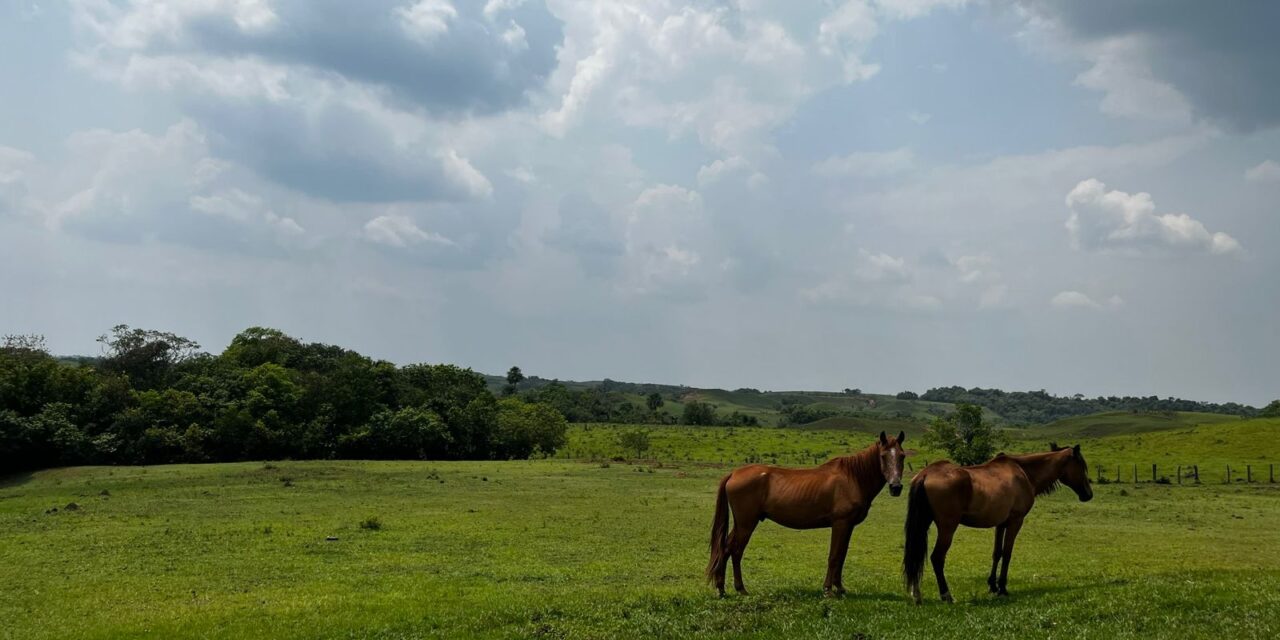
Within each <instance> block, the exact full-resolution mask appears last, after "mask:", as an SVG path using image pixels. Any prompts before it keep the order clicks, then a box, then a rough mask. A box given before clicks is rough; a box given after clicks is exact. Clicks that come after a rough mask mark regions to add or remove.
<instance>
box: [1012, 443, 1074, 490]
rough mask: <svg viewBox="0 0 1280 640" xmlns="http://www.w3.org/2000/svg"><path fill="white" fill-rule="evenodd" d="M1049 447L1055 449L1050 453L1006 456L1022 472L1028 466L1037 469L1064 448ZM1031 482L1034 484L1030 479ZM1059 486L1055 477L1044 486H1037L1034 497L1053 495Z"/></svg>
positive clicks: (1059, 482) (1059, 483)
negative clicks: (1016, 464)
mask: <svg viewBox="0 0 1280 640" xmlns="http://www.w3.org/2000/svg"><path fill="white" fill-rule="evenodd" d="M1051 446H1053V447H1055V448H1054V449H1053V450H1052V451H1040V452H1037V453H1027V454H1023V455H1020V456H1008V457H1009V458H1010V459H1012V460H1014V461H1015V462H1017V463H1018V465H1019V466H1021V467H1022V468H1023V469H1024V470H1026V469H1027V467H1029V466H1031V467H1038V466H1039V465H1040V464H1041V463H1042V462H1045V461H1047V460H1048V459H1049V456H1050V455H1052V454H1054V453H1057V452H1059V451H1061V450H1062V449H1064V448H1065V447H1058V446H1057V445H1056V444H1055V445H1051ZM1027 475H1031V474H1030V473H1028V474H1027ZM1032 480H1033V482H1034V480H1035V479H1034V478H1032ZM1061 485H1062V481H1061V480H1059V479H1058V478H1056V477H1055V478H1054V479H1053V481H1052V482H1048V483H1045V484H1044V486H1037V487H1036V488H1035V489H1036V495H1037V496H1043V495H1048V494H1050V493H1053V492H1054V491H1057V490H1058V487H1059V486H1061Z"/></svg>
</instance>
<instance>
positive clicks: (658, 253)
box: [620, 184, 722, 297]
mask: <svg viewBox="0 0 1280 640" xmlns="http://www.w3.org/2000/svg"><path fill="white" fill-rule="evenodd" d="M624 215H625V219H624V225H625V227H624V228H625V232H624V233H625V241H624V247H625V248H624V255H623V256H622V260H623V280H622V284H621V285H620V286H621V288H622V289H623V290H624V291H625V292H627V293H636V294H661V295H669V296H681V297H687V296H694V295H701V294H702V293H703V292H704V291H705V290H706V288H707V287H708V286H710V285H711V284H713V283H714V282H716V281H717V280H718V278H719V277H720V276H721V275H722V273H721V271H722V270H721V269H719V268H718V267H717V264H720V262H721V261H719V260H716V259H715V258H716V256H718V243H717V242H716V237H715V234H714V233H713V231H712V229H711V226H710V221H709V220H708V219H707V215H706V211H705V209H704V207H703V201H702V196H701V195H700V194H699V193H698V192H697V191H691V190H689V189H685V188H683V187H679V186H675V185H668V184H660V185H656V186H653V187H650V188H648V189H645V190H644V191H643V192H641V193H640V195H639V196H638V197H637V198H636V200H635V202H634V203H632V205H631V206H630V207H629V208H628V209H627V211H626V212H625V214H624Z"/></svg>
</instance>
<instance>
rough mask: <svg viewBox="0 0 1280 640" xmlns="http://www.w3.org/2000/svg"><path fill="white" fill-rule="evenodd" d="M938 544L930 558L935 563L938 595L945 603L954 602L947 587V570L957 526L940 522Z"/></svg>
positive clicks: (934, 570) (934, 569)
mask: <svg viewBox="0 0 1280 640" xmlns="http://www.w3.org/2000/svg"><path fill="white" fill-rule="evenodd" d="M937 525H938V542H937V543H936V544H934V545H933V554H932V555H930V556H929V560H930V561H931V562H932V563H933V575H934V576H935V577H936V578H937V579H938V595H939V596H941V597H942V601H943V602H954V601H955V600H954V599H952V597H951V589H949V588H948V587H947V576H946V573H945V571H944V570H945V568H946V564H947V550H948V549H950V548H951V538H952V537H953V536H955V534H956V526H957V525H956V524H954V523H950V522H947V523H944V522H938V523H937Z"/></svg>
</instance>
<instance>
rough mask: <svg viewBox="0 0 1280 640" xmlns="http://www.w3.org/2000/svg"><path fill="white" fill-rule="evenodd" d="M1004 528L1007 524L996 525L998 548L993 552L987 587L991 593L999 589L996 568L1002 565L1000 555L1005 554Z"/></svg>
mask: <svg viewBox="0 0 1280 640" xmlns="http://www.w3.org/2000/svg"><path fill="white" fill-rule="evenodd" d="M1004 529H1005V525H999V526H997V527H996V548H995V551H992V552H991V575H990V576H988V577H987V588H989V589H990V590H991V593H995V592H997V591H999V589H998V588H997V587H996V568H997V567H999V566H1000V557H1001V556H1003V555H1004Z"/></svg>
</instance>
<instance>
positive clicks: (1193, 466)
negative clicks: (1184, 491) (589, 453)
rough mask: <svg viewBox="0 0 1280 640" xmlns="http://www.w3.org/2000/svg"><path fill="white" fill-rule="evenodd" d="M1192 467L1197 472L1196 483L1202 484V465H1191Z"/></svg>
mask: <svg viewBox="0 0 1280 640" xmlns="http://www.w3.org/2000/svg"><path fill="white" fill-rule="evenodd" d="M1191 468H1192V469H1193V470H1195V472H1196V484H1200V465H1198V464H1195V465H1191Z"/></svg>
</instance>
